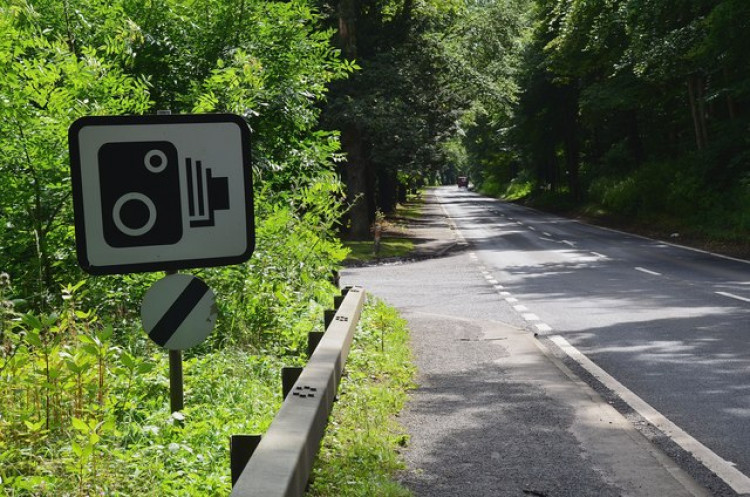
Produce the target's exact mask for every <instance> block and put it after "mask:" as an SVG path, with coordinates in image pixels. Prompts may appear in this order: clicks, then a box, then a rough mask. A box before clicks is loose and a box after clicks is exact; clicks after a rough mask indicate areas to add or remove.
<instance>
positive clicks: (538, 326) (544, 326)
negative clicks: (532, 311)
mask: <svg viewBox="0 0 750 497" xmlns="http://www.w3.org/2000/svg"><path fill="white" fill-rule="evenodd" d="M534 326H535V327H536V329H537V330H539V331H541V332H542V333H549V332H550V331H552V327H551V326H550V325H548V324H544V323H536V324H535V325H534Z"/></svg>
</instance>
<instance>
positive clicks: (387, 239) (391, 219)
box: [342, 195, 422, 263]
mask: <svg viewBox="0 0 750 497" xmlns="http://www.w3.org/2000/svg"><path fill="white" fill-rule="evenodd" d="M421 213H422V197H421V195H416V196H412V197H411V198H410V200H409V201H408V202H406V203H404V204H398V206H397V207H396V212H394V213H393V214H390V215H388V216H387V217H386V218H385V220H384V221H383V224H382V226H383V234H382V237H381V239H380V249H379V250H378V252H377V253H375V242H374V241H373V240H365V241H346V240H345V241H343V242H342V243H343V244H344V246H345V247H347V248H348V249H349V251H350V252H349V255H348V256H347V257H346V261H347V262H355V263H357V262H359V263H361V262H370V261H377V260H378V259H389V258H398V257H407V256H408V255H409V254H411V253H412V252H413V251H414V242H413V241H412V240H411V239H409V238H408V236H407V230H406V224H408V222H409V220H410V219H419V217H420V216H421Z"/></svg>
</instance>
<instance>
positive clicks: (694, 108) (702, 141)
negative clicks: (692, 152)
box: [687, 74, 708, 150]
mask: <svg viewBox="0 0 750 497" xmlns="http://www.w3.org/2000/svg"><path fill="white" fill-rule="evenodd" d="M687 85H688V98H689V100H690V114H691V115H692V117H693V130H694V131H695V145H696V147H697V148H698V150H703V149H704V148H706V145H707V144H708V132H707V130H706V115H705V109H704V102H703V78H702V77H701V76H700V75H699V74H693V75H691V76H689V77H688V80H687Z"/></svg>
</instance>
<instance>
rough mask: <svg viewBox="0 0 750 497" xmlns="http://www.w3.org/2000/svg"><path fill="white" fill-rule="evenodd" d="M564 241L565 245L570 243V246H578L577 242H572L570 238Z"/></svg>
mask: <svg viewBox="0 0 750 497" xmlns="http://www.w3.org/2000/svg"><path fill="white" fill-rule="evenodd" d="M562 242H563V243H564V244H565V245H569V246H571V247H575V246H576V244H575V243H574V242H571V241H569V240H563V241H562Z"/></svg>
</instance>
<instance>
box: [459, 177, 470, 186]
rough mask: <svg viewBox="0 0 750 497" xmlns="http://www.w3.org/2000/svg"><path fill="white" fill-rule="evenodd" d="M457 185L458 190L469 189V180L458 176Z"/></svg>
mask: <svg viewBox="0 0 750 497" xmlns="http://www.w3.org/2000/svg"><path fill="white" fill-rule="evenodd" d="M457 183H458V187H459V188H469V178H467V177H466V176H459V177H458V181H457Z"/></svg>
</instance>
